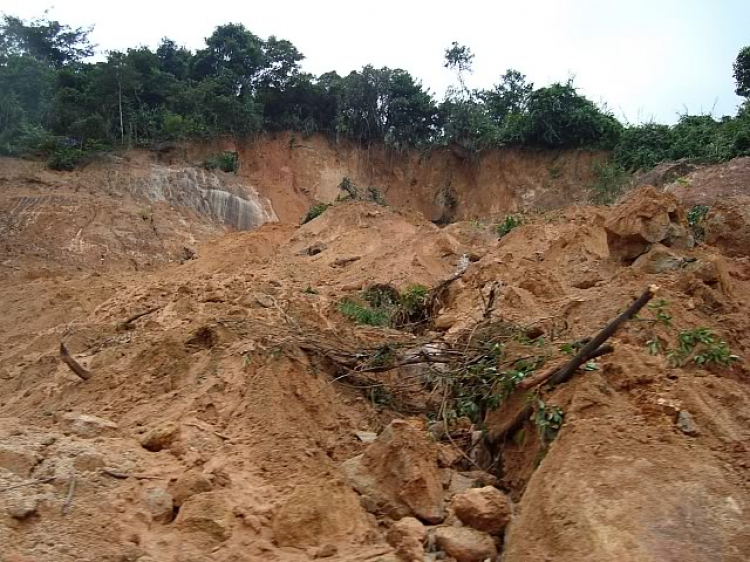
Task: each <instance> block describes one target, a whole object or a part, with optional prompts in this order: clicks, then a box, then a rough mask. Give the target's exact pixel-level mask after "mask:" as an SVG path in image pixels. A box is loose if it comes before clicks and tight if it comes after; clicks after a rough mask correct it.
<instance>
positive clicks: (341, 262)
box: [331, 256, 362, 267]
mask: <svg viewBox="0 0 750 562" xmlns="http://www.w3.org/2000/svg"><path fill="white" fill-rule="evenodd" d="M360 259H362V256H345V257H342V258H337V259H336V260H334V262H333V263H332V264H331V267H346V266H347V265H349V264H350V263H354V262H355V261H359V260H360Z"/></svg>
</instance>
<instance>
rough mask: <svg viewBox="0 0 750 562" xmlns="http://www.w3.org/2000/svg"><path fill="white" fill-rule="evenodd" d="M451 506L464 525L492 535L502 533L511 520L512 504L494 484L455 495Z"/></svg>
mask: <svg viewBox="0 0 750 562" xmlns="http://www.w3.org/2000/svg"><path fill="white" fill-rule="evenodd" d="M451 508H452V509H453V512H454V513H455V514H456V517H458V518H459V519H460V520H461V522H462V523H463V524H464V525H468V526H469V527H473V528H474V529H478V530H480V531H484V532H486V533H490V534H491V535H500V534H502V533H503V531H505V527H507V526H508V523H509V522H510V516H511V512H510V504H509V502H508V499H507V498H506V497H505V494H503V493H502V492H501V491H500V490H498V489H497V488H493V487H492V486H486V487H484V488H475V489H473V490H467V491H466V492H462V493H460V494H456V495H455V496H453V499H452V500H451Z"/></svg>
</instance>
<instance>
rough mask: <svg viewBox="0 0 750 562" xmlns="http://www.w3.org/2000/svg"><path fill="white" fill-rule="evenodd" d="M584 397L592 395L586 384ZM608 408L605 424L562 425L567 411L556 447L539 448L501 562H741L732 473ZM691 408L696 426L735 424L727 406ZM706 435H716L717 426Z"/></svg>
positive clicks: (741, 521)
mask: <svg viewBox="0 0 750 562" xmlns="http://www.w3.org/2000/svg"><path fill="white" fill-rule="evenodd" d="M619 376H622V375H619ZM596 384H601V383H600V382H597V383H596ZM611 384H616V383H615V382H612V383H611ZM579 388H580V387H579ZM579 392H582V391H581V390H579ZM588 392H590V393H591V394H587V396H593V395H595V394H593V392H594V390H593V383H592V388H591V390H589V391H588ZM693 392H694V391H693ZM600 396H602V397H603V396H604V394H600ZM610 400H611V402H610V403H609V404H608V406H609V410H608V411H609V412H612V413H610V414H609V416H605V417H597V416H592V417H590V418H589V419H581V418H578V419H575V420H572V418H574V416H576V412H572V413H571V412H569V413H568V415H569V416H570V418H571V421H568V420H566V424H565V433H564V435H561V436H559V437H558V440H560V439H561V438H562V439H563V441H557V442H556V443H554V444H553V446H552V447H551V448H550V449H549V451H548V453H547V455H546V456H545V458H544V462H542V463H541V465H540V466H539V468H538V469H537V470H536V472H535V473H534V475H533V477H532V478H531V480H530V482H529V485H528V487H527V488H526V491H525V493H524V495H523V498H522V499H521V502H520V504H519V510H518V515H517V516H515V517H514V519H513V524H512V525H510V527H509V528H508V532H507V534H506V537H505V548H504V557H505V560H508V561H513V562H538V561H540V560H554V561H555V562H609V561H613V562H614V561H620V560H622V561H633V562H635V561H637V562H665V561H668V560H669V561H672V560H674V561H678V560H679V561H680V562H707V561H716V562H719V561H726V562H729V561H732V562H740V561H741V560H750V528H748V525H747V514H748V513H750V493H748V490H747V486H746V482H743V476H742V473H741V472H738V471H737V469H733V468H732V467H731V466H728V465H727V463H726V461H725V460H724V458H718V457H717V456H716V455H715V453H713V451H711V450H708V449H707V448H706V447H701V446H696V444H695V443H694V439H695V438H690V437H687V436H683V435H680V436H679V438H676V437H675V438H670V436H669V430H667V429H664V428H661V429H656V428H655V427H654V426H653V425H650V426H649V425H645V424H644V425H642V426H638V425H634V424H632V423H630V424H629V423H628V422H627V420H629V419H633V418H634V417H635V415H636V414H635V413H632V414H628V412H630V411H633V410H630V407H629V404H628V403H627V402H626V401H624V400H619V401H617V400H613V399H612V398H610ZM701 400H708V401H709V403H713V404H714V408H713V409H712V410H711V411H710V412H706V419H708V420H715V419H721V420H727V421H725V422H724V423H729V424H730V425H732V424H734V423H736V422H735V420H733V419H732V416H731V414H730V413H729V412H730V411H731V410H730V409H729V408H723V407H717V404H718V401H717V402H711V401H710V400H711V399H709V398H707V396H706V395H701ZM700 404H703V406H704V407H706V408H708V406H707V405H706V403H705V402H702V401H701V402H700ZM732 408H735V409H736V408H738V406H736V405H733V406H732ZM618 409H619V410H618ZM742 411H743V415H746V412H747V408H746V407H745V408H744V409H743V410H742ZM589 415H590V414H589ZM628 416H629V417H628ZM735 419H739V418H735ZM729 420H731V421H729ZM698 423H701V422H700V421H699V422H698ZM704 423H707V422H704ZM712 428H713V430H714V431H716V432H719V431H722V429H721V428H722V425H721V424H719V423H715V425H712ZM717 428H719V429H717ZM659 432H660V433H661V435H659ZM654 436H656V437H654ZM722 438H723V439H727V440H728V441H729V438H728V437H724V436H722ZM738 439H740V438H739V437H738ZM736 442H737V443H739V442H740V441H739V440H738V441H736ZM743 454H745V456H746V453H743Z"/></svg>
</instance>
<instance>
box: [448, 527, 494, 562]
mask: <svg viewBox="0 0 750 562" xmlns="http://www.w3.org/2000/svg"><path fill="white" fill-rule="evenodd" d="M435 542H437V545H438V547H440V549H441V550H443V551H445V553H446V554H448V555H449V556H453V558H455V559H456V560H458V562H484V561H485V560H494V559H495V557H496V556H497V547H496V546H495V541H494V540H493V539H492V537H491V536H489V535H488V534H487V533H483V532H482V531H477V530H476V529H470V528H468V527H440V528H439V529H437V530H436V531H435Z"/></svg>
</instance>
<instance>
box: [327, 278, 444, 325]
mask: <svg viewBox="0 0 750 562" xmlns="http://www.w3.org/2000/svg"><path fill="white" fill-rule="evenodd" d="M430 300H431V299H430V289H429V288H428V287H425V286H424V285H409V286H407V287H406V288H405V289H404V290H403V292H399V291H398V290H397V289H396V288H395V287H393V286H391V285H386V284H377V285H372V286H371V287H368V288H367V289H365V290H364V291H362V292H361V293H360V294H359V295H358V297H357V298H345V299H344V300H342V301H341V303H340V305H339V310H340V311H341V312H342V313H343V314H344V315H345V316H346V317H347V318H350V319H351V320H354V321H355V322H357V323H358V324H369V325H371V326H391V327H393V328H403V327H405V326H408V325H413V324H417V323H420V322H422V321H424V320H426V319H427V318H428V317H429V310H428V308H429V305H430Z"/></svg>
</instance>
